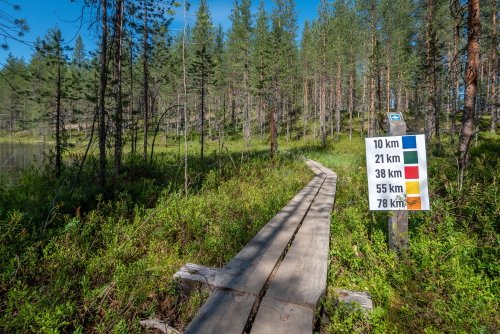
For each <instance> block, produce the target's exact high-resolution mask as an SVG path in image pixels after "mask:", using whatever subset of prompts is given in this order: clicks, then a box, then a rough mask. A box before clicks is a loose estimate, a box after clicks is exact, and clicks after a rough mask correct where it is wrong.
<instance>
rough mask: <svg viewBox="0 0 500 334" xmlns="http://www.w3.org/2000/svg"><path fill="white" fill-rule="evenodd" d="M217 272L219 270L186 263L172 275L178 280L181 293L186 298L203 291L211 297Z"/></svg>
mask: <svg viewBox="0 0 500 334" xmlns="http://www.w3.org/2000/svg"><path fill="white" fill-rule="evenodd" d="M219 270H220V269H219V268H214V267H208V266H203V265H200V264H194V263H186V264H185V265H184V266H183V267H182V268H181V269H179V271H177V272H176V273H175V274H174V277H176V278H179V280H180V286H181V288H182V290H183V291H182V293H183V294H185V295H186V296H189V295H191V294H192V293H196V292H197V293H201V292H202V291H205V290H208V294H209V295H211V294H212V291H213V290H214V282H215V276H216V275H217V273H218V272H219Z"/></svg>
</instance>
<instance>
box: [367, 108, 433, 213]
mask: <svg viewBox="0 0 500 334" xmlns="http://www.w3.org/2000/svg"><path fill="white" fill-rule="evenodd" d="M391 116H392V115H391ZM365 144H366V167H367V171H368V195H369V204H370V210H376V211H392V210H430V205H429V187H428V181H427V155H426V149H425V136H424V135H410V136H391V137H372V138H366V139H365Z"/></svg>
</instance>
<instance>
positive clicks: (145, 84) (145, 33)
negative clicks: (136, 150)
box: [142, 1, 149, 165]
mask: <svg viewBox="0 0 500 334" xmlns="http://www.w3.org/2000/svg"><path fill="white" fill-rule="evenodd" d="M142 38H143V50H142V52H143V54H142V57H143V61H144V63H143V69H142V71H143V73H142V74H143V79H142V80H143V81H142V88H143V98H144V100H143V114H142V122H143V124H142V126H143V132H144V141H143V151H142V162H143V163H144V165H146V164H147V159H148V112H149V100H148V88H149V87H148V7H147V4H146V1H144V29H143V33H142Z"/></svg>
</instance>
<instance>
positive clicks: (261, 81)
mask: <svg viewBox="0 0 500 334" xmlns="http://www.w3.org/2000/svg"><path fill="white" fill-rule="evenodd" d="M270 43H271V35H270V31H269V15H268V13H267V12H266V10H265V3H264V0H261V2H260V5H259V12H258V13H257V17H256V24H255V29H254V35H253V41H252V44H253V49H252V53H251V55H252V61H251V64H252V72H251V73H252V87H253V93H254V94H255V95H256V96H257V99H258V111H257V113H258V119H259V131H260V137H261V141H262V140H263V131H264V121H263V110H264V101H265V100H266V99H267V97H268V96H269V83H270V75H269V72H270V68H271V62H272V52H271V44H270Z"/></svg>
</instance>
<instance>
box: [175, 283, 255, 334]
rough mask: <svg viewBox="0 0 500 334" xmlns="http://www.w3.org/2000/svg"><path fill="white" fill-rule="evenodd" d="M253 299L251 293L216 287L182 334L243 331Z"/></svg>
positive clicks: (224, 333)
mask: <svg viewBox="0 0 500 334" xmlns="http://www.w3.org/2000/svg"><path fill="white" fill-rule="evenodd" d="M255 300H256V298H255V296H254V295H252V294H248V293H242V292H238V291H229V290H220V289H217V290H215V291H214V292H213V293H212V295H211V296H210V298H208V300H207V301H206V302H205V304H203V306H202V308H201V309H200V310H199V311H198V313H197V314H196V316H195V317H194V319H193V320H192V321H191V323H190V324H189V326H188V327H187V328H186V330H185V331H184V334H199V333H203V334H216V333H221V334H222V333H223V334H227V333H243V330H244V329H245V326H246V324H247V321H248V318H249V316H250V313H251V312H252V308H253V306H254V303H255Z"/></svg>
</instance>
